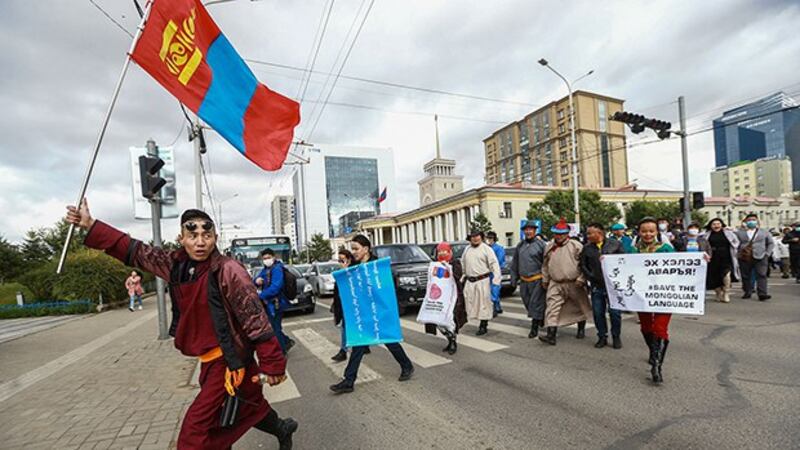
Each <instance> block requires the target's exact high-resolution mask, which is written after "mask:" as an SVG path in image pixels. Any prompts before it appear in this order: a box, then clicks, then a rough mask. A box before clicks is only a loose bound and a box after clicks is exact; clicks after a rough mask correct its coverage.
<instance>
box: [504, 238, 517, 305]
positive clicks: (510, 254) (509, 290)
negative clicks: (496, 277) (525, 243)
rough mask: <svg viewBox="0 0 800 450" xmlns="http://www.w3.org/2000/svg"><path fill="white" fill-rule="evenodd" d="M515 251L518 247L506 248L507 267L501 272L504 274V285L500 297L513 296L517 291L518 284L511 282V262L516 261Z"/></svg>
mask: <svg viewBox="0 0 800 450" xmlns="http://www.w3.org/2000/svg"><path fill="white" fill-rule="evenodd" d="M515 249H516V247H506V267H505V268H504V269H503V270H501V272H502V273H503V279H502V283H503V284H502V287H501V288H500V295H502V296H503V297H508V296H511V295H513V294H514V292H515V291H516V290H517V283H516V282H515V281H513V280H511V261H513V260H514V250H515Z"/></svg>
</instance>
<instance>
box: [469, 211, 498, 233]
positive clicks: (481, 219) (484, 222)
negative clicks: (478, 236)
mask: <svg viewBox="0 0 800 450" xmlns="http://www.w3.org/2000/svg"><path fill="white" fill-rule="evenodd" d="M469 229H470V231H473V230H477V231H482V232H484V233H487V232H489V231H492V222H490V221H489V218H488V217H486V215H485V214H484V213H482V212H479V213H478V214H475V217H474V218H473V219H472V222H470V223H469Z"/></svg>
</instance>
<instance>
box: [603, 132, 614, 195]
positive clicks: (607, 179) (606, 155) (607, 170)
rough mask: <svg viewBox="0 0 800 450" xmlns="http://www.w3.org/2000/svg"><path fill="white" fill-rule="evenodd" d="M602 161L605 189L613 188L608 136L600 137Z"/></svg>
mask: <svg viewBox="0 0 800 450" xmlns="http://www.w3.org/2000/svg"><path fill="white" fill-rule="evenodd" d="M600 156H601V158H600V161H601V162H602V164H603V187H611V154H610V152H609V151H608V135H607V134H605V133H603V134H601V135H600Z"/></svg>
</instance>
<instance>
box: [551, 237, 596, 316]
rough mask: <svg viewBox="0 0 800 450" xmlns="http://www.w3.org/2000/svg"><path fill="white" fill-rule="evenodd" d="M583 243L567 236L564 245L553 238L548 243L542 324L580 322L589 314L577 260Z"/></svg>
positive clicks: (590, 314) (589, 306)
mask: <svg viewBox="0 0 800 450" xmlns="http://www.w3.org/2000/svg"><path fill="white" fill-rule="evenodd" d="M582 249H583V245H581V243H580V242H578V241H576V240H574V239H568V240H567V241H566V242H565V243H564V245H562V246H558V245H556V242H555V240H553V241H550V242H548V243H547V247H546V248H545V254H544V264H543V265H542V277H543V278H542V281H543V282H544V284H546V285H547V312H546V313H545V326H548V327H561V326H566V325H572V324H573V323H577V322H581V321H584V320H586V319H587V318H589V317H591V316H592V305H591V304H590V303H589V296H588V294H587V293H586V288H585V287H582V286H579V285H578V283H580V284H581V285H585V279H584V276H583V273H582V272H581V270H580V266H579V262H580V255H581V250H582Z"/></svg>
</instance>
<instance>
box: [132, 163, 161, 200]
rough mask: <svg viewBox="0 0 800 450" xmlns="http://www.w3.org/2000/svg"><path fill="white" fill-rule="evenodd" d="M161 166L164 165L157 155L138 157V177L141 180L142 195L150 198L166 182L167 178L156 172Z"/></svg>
mask: <svg viewBox="0 0 800 450" xmlns="http://www.w3.org/2000/svg"><path fill="white" fill-rule="evenodd" d="M162 167H164V161H163V160H162V159H161V158H159V157H157V156H140V157H139V177H140V178H141V180H142V195H143V196H144V197H145V198H148V199H151V200H152V199H153V197H155V196H156V195H157V194H158V191H159V190H161V188H162V187H164V185H165V184H167V180H165V179H163V178H161V177H160V176H159V174H158V172H159V170H161V168H162Z"/></svg>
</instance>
